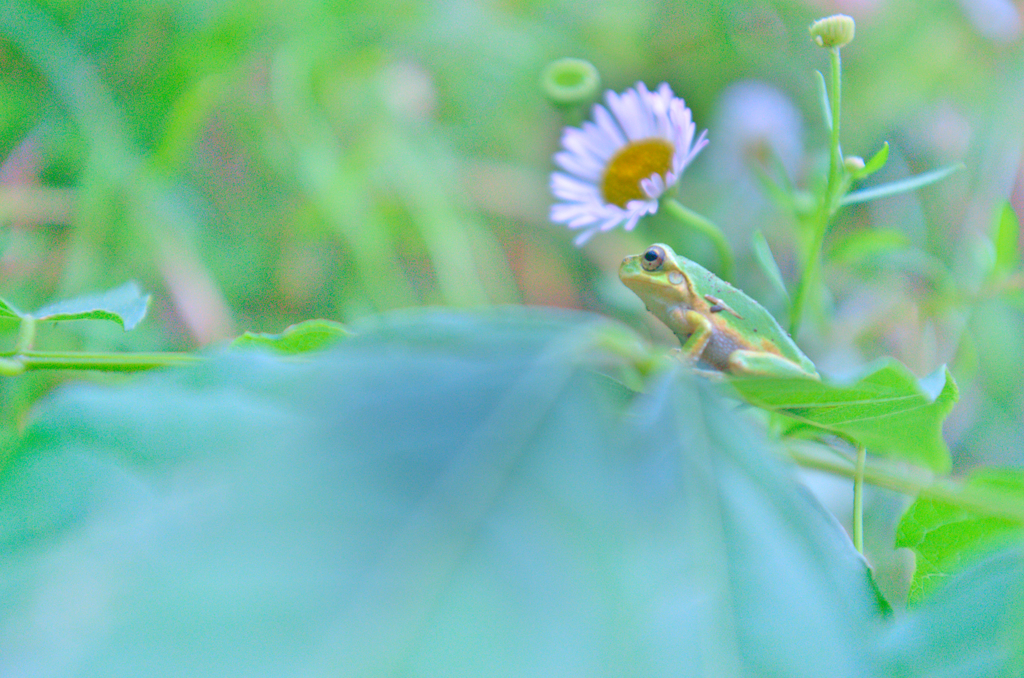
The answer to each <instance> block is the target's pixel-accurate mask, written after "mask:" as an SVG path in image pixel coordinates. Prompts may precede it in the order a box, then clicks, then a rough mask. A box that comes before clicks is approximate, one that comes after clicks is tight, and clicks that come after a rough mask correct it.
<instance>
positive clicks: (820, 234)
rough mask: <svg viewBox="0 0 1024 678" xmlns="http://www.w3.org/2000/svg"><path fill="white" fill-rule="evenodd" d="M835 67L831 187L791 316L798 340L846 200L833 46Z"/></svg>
mask: <svg viewBox="0 0 1024 678" xmlns="http://www.w3.org/2000/svg"><path fill="white" fill-rule="evenodd" d="M828 56H829V62H830V64H831V67H832V68H831V80H832V86H831V91H830V92H829V106H830V109H831V112H832V127H831V129H830V130H829V152H828V184H827V185H826V187H825V195H824V197H823V198H822V200H821V203H820V204H819V206H818V213H817V214H816V215H815V219H814V224H813V228H814V231H813V234H812V236H811V241H810V243H808V248H807V252H806V256H805V257H804V269H803V271H802V272H801V274H800V281H799V282H798V283H797V288H796V292H795V294H794V295H793V306H792V308H791V309H790V314H789V333H790V334H791V335H792V336H793V337H794V338H795V337H796V334H797V332H798V331H799V329H800V322H801V321H802V320H803V314H804V304H805V303H806V300H807V295H808V294H809V293H810V290H811V289H813V287H814V282H815V280H816V279H817V277H818V269H820V268H821V248H822V246H823V245H824V243H825V232H826V231H827V230H828V225H829V223H830V222H831V221H832V217H833V216H835V213H836V211H837V210H838V209H839V201H840V200H841V198H842V193H843V188H842V179H843V174H842V168H843V154H842V149H841V148H840V145H839V129H840V104H841V103H842V99H843V96H842V84H843V80H842V61H841V60H840V58H839V48H838V47H833V48H832V49H830V50H829V51H828Z"/></svg>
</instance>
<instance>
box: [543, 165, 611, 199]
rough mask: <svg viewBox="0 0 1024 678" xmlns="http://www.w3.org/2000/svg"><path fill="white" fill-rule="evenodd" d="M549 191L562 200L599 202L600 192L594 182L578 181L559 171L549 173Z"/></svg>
mask: <svg viewBox="0 0 1024 678" xmlns="http://www.w3.org/2000/svg"><path fill="white" fill-rule="evenodd" d="M551 192H552V193H554V194H555V196H556V197H558V198H561V199H562V200H569V201H572V202H583V201H585V200H593V201H595V202H599V201H600V199H601V193H600V191H598V190H597V186H595V185H594V184H590V183H587V182H585V181H580V180H579V179H576V178H574V177H570V176H567V175H565V174H562V173H561V172H552V173H551Z"/></svg>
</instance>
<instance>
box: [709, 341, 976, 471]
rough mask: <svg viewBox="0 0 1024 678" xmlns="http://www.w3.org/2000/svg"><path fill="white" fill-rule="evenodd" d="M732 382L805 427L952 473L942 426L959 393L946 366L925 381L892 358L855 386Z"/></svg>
mask: <svg viewBox="0 0 1024 678" xmlns="http://www.w3.org/2000/svg"><path fill="white" fill-rule="evenodd" d="M729 382H730V383H731V384H732V385H733V386H734V387H735V388H736V389H737V390H738V391H739V393H740V394H741V395H742V397H743V398H744V399H745V400H747V401H748V402H750V403H752V404H754V405H757V406H758V407H761V408H764V409H766V410H769V411H772V412H777V413H779V414H782V415H785V416H786V417H789V418H791V419H793V420H795V421H796V422H797V423H799V424H800V425H802V426H806V427H810V428H812V429H817V430H820V431H826V432H829V433H834V434H839V435H842V436H844V437H847V438H849V439H851V440H853V441H855V442H857V443H859V444H862V445H864V446H865V447H867V449H868V451H869V452H870V453H872V454H877V455H881V456H885V457H889V458H893V459H901V460H903V461H908V462H910V463H913V464H917V465H920V466H925V467H927V468H930V469H932V470H934V471H936V472H938V473H946V472H948V471H949V468H950V465H951V464H950V458H949V450H948V449H947V447H946V443H945V441H943V439H942V422H943V420H944V419H945V418H946V415H947V414H949V410H950V409H951V408H952V407H953V404H954V403H955V402H956V400H957V397H958V393H957V388H956V384H955V382H954V381H953V377H952V375H950V374H949V371H948V370H946V368H945V367H943V368H941V369H939V370H938V371H936V372H935V373H934V374H932V375H930V376H929V377H926V378H925V379H922V380H920V381H918V380H917V379H916V378H915V377H914V375H913V374H911V373H910V371H909V370H908V369H907V368H906V367H905V366H903V365H902V364H901V363H900V362H899V361H897V360H894V359H887V360H884V361H881V363H880V364H879V365H878V366H877V367H875V368H874V369H872V370H871V371H870V372H869V373H868V374H866V375H865V376H863V377H861V378H860V379H858V380H857V381H856V382H855V383H852V384H843V383H829V382H826V381H820V382H819V381H813V380H810V379H773V378H764V377H758V378H731V379H730V380H729Z"/></svg>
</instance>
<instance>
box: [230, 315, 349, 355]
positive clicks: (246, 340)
mask: <svg viewBox="0 0 1024 678" xmlns="http://www.w3.org/2000/svg"><path fill="white" fill-rule="evenodd" d="M348 335H349V333H348V330H346V329H345V326H344V325H342V324H341V323H338V322H334V321H333V320H324V319H316V320H305V321H303V322H301V323H296V324H295V325H291V326H289V327H287V328H285V330H284V332H282V333H281V334H262V333H255V332H246V333H245V334H243V335H242V336H240V337H238V338H237V339H235V340H234V341H233V342H231V344H232V345H233V346H236V347H238V348H266V349H270V350H271V351H274V352H276V353H283V354H286V355H297V354H301V353H311V352H314V351H322V350H324V349H325V348H328V347H329V346H331V345H332V344H334V343H335V342H337V341H338V340H340V339H343V338H344V337H347V336H348Z"/></svg>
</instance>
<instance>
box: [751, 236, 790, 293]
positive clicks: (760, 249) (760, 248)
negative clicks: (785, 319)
mask: <svg viewBox="0 0 1024 678" xmlns="http://www.w3.org/2000/svg"><path fill="white" fill-rule="evenodd" d="M750 241H751V246H752V248H753V250H754V259H755V260H756V261H757V263H758V265H759V266H760V267H761V270H762V271H763V272H764V274H765V276H766V277H767V278H768V282H770V283H771V284H772V287H774V288H775V291H776V292H778V293H779V295H780V296H782V298H783V299H785V300H786V303H787V305H788V303H789V292H787V291H786V282H785V281H784V280H783V279H782V271H781V270H780V269H779V264H778V263H777V262H776V261H775V255H774V254H772V248H771V246H770V245H769V244H768V241H767V240H766V239H765V237H764V233H762V232H761V230H760V229H757V230H755V231H754V234H753V235H752V236H751V238H750Z"/></svg>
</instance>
